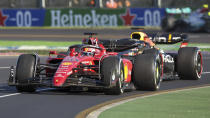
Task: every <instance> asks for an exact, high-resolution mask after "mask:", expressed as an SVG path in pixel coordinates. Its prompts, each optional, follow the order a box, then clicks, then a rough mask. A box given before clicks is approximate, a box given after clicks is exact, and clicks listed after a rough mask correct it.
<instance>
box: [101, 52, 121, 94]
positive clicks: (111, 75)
mask: <svg viewBox="0 0 210 118" xmlns="http://www.w3.org/2000/svg"><path fill="white" fill-rule="evenodd" d="M119 67H120V70H119ZM101 77H102V81H103V83H104V86H105V87H107V89H105V94H108V95H119V94H122V93H124V87H123V85H124V67H123V62H122V61H120V59H119V58H118V57H116V56H111V57H107V58H105V59H104V60H103V62H102V65H101Z"/></svg>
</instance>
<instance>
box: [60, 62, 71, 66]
mask: <svg viewBox="0 0 210 118" xmlns="http://www.w3.org/2000/svg"><path fill="white" fill-rule="evenodd" d="M72 64H73V63H72V62H63V63H62V65H64V66H70V65H72Z"/></svg>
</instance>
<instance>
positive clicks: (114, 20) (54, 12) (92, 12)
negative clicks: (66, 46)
mask: <svg viewBox="0 0 210 118" xmlns="http://www.w3.org/2000/svg"><path fill="white" fill-rule="evenodd" d="M125 12H126V9H116V10H112V9H47V10H46V15H45V22H44V26H50V27H73V26H76V27H80V26H81V27H84V26H85V27H92V26H122V25H123V24H124V23H123V20H122V18H121V14H124V13H125Z"/></svg>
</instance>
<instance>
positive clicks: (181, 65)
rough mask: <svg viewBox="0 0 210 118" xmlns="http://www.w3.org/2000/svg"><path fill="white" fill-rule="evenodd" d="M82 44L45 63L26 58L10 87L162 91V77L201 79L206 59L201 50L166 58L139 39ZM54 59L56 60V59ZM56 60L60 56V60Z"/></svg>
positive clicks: (13, 69)
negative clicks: (203, 58)
mask: <svg viewBox="0 0 210 118" xmlns="http://www.w3.org/2000/svg"><path fill="white" fill-rule="evenodd" d="M86 34H88V35H89V38H87V39H84V40H83V44H80V45H73V46H70V47H69V49H68V51H67V52H63V53H57V52H55V51H50V53H49V57H48V59H47V63H46V64H42V63H40V57H39V56H38V55H37V54H22V55H20V56H19V58H18V61H17V65H16V67H14V66H12V67H11V69H10V77H9V82H8V83H9V85H10V86H16V88H17V90H18V91H19V92H34V91H36V89H37V88H38V87H52V88H65V89H73V88H75V87H76V88H78V87H79V88H85V89H92V88H94V89H102V90H103V91H104V93H105V94H122V93H123V92H124V91H126V90H132V89H133V88H134V87H135V88H136V89H137V90H158V89H159V87H160V83H161V81H162V79H163V77H165V78H167V77H169V76H170V77H171V76H176V75H178V76H179V77H180V78H181V79H194V80H197V79H199V78H200V77H201V73H202V55H201V52H200V51H199V49H198V48H196V47H183V48H180V49H179V51H178V53H164V54H163V53H162V52H161V51H160V50H158V49H156V48H153V47H151V46H149V45H148V43H147V42H145V41H142V40H138V38H139V34H138V32H134V33H132V37H131V39H119V40H114V41H113V40H101V41H98V39H97V38H96V37H94V35H95V33H86ZM153 39H154V42H156V43H176V42H180V41H183V40H184V39H183V38H182V37H172V36H171V37H169V38H167V37H157V36H156V37H153ZM52 55H55V57H53V56H52ZM56 55H57V56H56Z"/></svg>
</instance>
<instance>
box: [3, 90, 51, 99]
mask: <svg viewBox="0 0 210 118" xmlns="http://www.w3.org/2000/svg"><path fill="white" fill-rule="evenodd" d="M53 89H54V88H47V89H40V90H37V91H36V92H41V91H47V90H53ZM20 94H22V93H12V94H7V95H2V96H0V98H5V97H10V96H15V95H20Z"/></svg>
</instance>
